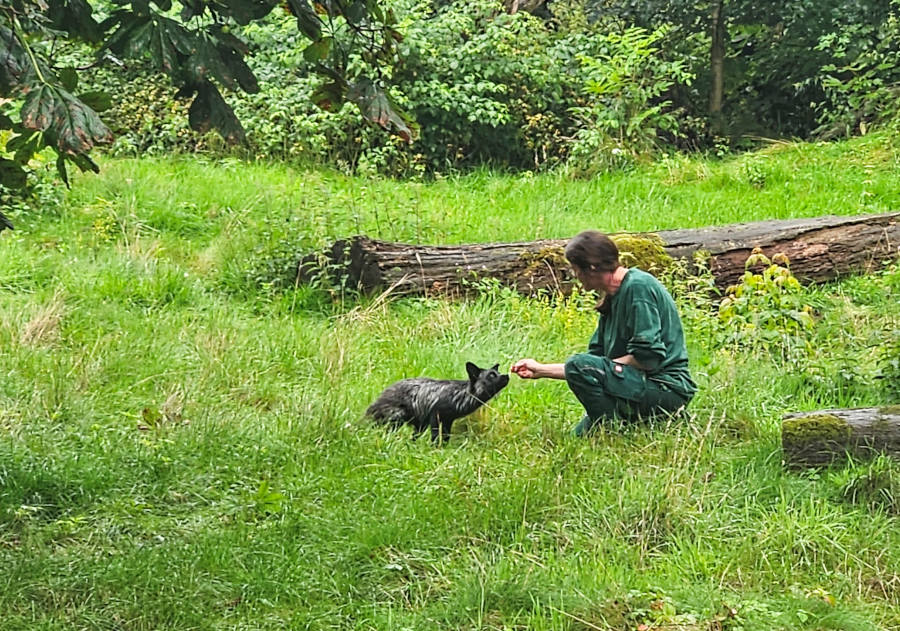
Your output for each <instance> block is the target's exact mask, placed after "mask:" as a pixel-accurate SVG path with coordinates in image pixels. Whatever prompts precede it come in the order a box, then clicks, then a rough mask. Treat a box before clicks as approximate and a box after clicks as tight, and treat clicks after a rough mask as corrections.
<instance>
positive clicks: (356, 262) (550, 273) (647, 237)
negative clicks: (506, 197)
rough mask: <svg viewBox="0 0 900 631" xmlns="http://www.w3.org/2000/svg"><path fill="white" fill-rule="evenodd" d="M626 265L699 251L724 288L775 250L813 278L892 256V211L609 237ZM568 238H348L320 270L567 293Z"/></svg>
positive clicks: (422, 286) (899, 230)
mask: <svg viewBox="0 0 900 631" xmlns="http://www.w3.org/2000/svg"><path fill="white" fill-rule="evenodd" d="M612 236H613V238H614V239H615V240H616V241H617V242H618V244H619V249H620V250H621V251H622V252H623V254H624V257H623V258H624V262H625V264H626V265H636V266H638V267H641V268H643V269H646V270H648V271H651V272H652V271H659V270H660V269H663V268H665V267H666V266H667V265H668V264H671V262H672V261H673V260H675V259H682V260H685V261H688V262H689V263H690V264H693V262H694V260H695V255H697V254H698V253H699V254H700V255H701V257H703V258H704V259H705V260H706V262H707V265H708V267H709V269H710V271H711V272H712V274H713V276H714V278H715V281H716V284H717V285H719V286H721V287H727V286H728V285H731V284H734V283H735V282H737V281H738V279H739V278H740V277H741V275H742V274H743V273H744V264H745V262H746V260H747V258H748V257H749V255H750V253H751V251H752V250H753V249H754V248H760V249H762V251H763V253H764V254H766V255H768V256H769V257H771V256H772V255H773V254H776V253H779V252H780V253H783V254H784V255H786V256H787V257H788V259H789V260H790V264H791V271H792V272H793V273H794V275H795V276H796V277H797V278H798V279H800V280H801V281H802V282H822V281H827V280H831V279H833V278H836V277H838V276H841V275H846V274H852V273H860V272H865V271H868V270H870V269H873V268H875V267H877V266H879V265H880V264H881V263H882V261H884V260H886V259H890V258H897V257H898V256H900V212H894V213H886V214H880V215H861V216H855V217H836V216H825V217H816V218H811V219H784V220H774V221H761V222H754V223H742V224H731V225H725V226H713V227H707V228H697V229H685V230H664V231H661V232H655V233H621V234H615V235H612ZM566 242H567V240H565V239H556V240H552V239H551V240H541V241H530V242H523V243H479V244H464V245H442V246H429V245H411V244H406V243H391V242H387V241H378V240H375V239H369V238H367V237H365V236H358V237H353V238H350V239H346V240H341V241H338V242H336V243H335V244H334V245H333V247H332V248H331V249H330V251H329V252H327V253H326V254H325V256H324V259H325V262H326V263H327V267H328V269H330V270H332V272H334V273H336V274H339V275H340V277H341V279H342V280H343V281H344V282H346V283H347V284H348V285H349V286H352V287H356V288H359V289H361V290H362V291H364V292H373V291H380V290H384V289H388V288H391V289H392V293H394V294H395V295H406V294H428V293H458V292H460V291H465V290H466V288H468V287H471V286H473V284H475V282H477V281H478V280H481V279H496V280H498V281H499V282H500V283H501V284H503V285H506V286H510V287H513V288H515V289H516V290H518V291H520V292H522V293H534V292H535V291H537V290H540V289H552V290H559V291H562V292H566V291H568V289H569V288H570V287H571V284H572V282H573V278H572V277H571V274H570V272H569V269H568V265H567V264H566V260H565V257H564V256H563V250H564V248H565V245H566ZM322 259H323V257H321V256H319V257H314V256H312V257H307V258H305V259H303V260H302V261H301V262H300V265H299V267H298V277H299V278H300V280H301V281H304V280H307V279H309V278H311V277H312V276H314V275H315V274H316V273H318V271H320V270H321V269H322V263H323V261H322Z"/></svg>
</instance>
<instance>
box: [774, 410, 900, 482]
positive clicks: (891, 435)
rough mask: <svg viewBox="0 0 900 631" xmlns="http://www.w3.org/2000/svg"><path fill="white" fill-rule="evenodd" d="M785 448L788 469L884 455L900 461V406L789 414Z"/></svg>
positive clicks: (785, 424) (784, 429)
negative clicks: (851, 458) (849, 457)
mask: <svg viewBox="0 0 900 631" xmlns="http://www.w3.org/2000/svg"><path fill="white" fill-rule="evenodd" d="M781 446H782V450H783V452H784V462H785V465H787V466H788V467H795V468H802V467H822V466H827V465H829V464H832V463H835V462H840V461H843V460H845V459H846V458H847V457H848V456H851V457H854V458H861V459H865V458H870V457H872V456H874V455H877V454H880V453H884V454H887V455H890V456H893V457H895V458H900V405H893V406H885V407H878V408H855V409H837V410H820V411H817V412H804V413H793V414H786V415H784V417H783V420H782V424H781Z"/></svg>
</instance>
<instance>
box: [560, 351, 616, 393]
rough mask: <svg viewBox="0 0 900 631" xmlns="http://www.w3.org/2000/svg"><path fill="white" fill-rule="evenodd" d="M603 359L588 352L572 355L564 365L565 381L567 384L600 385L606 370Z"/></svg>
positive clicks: (604, 380) (602, 382)
mask: <svg viewBox="0 0 900 631" xmlns="http://www.w3.org/2000/svg"><path fill="white" fill-rule="evenodd" d="M603 359H605V358H598V357H596V356H594V355H591V354H589V353H578V354H576V355H572V356H571V357H569V359H567V360H566V363H565V365H564V367H565V376H566V381H567V382H568V383H569V385H573V384H574V385H576V386H581V385H583V386H590V387H597V386H601V387H602V386H603V384H604V383H606V375H607V372H608V368H606V367H605V366H604V362H603Z"/></svg>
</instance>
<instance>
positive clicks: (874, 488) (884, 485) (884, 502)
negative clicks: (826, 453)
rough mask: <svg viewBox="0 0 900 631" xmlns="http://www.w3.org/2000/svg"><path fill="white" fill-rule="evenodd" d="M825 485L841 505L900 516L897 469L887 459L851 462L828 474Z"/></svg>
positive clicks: (898, 475) (892, 461)
mask: <svg viewBox="0 0 900 631" xmlns="http://www.w3.org/2000/svg"><path fill="white" fill-rule="evenodd" d="M828 481H829V483H830V484H831V485H833V486H834V487H835V489H836V491H837V495H838V497H840V498H841V499H842V500H844V501H847V502H849V503H851V504H858V505H860V506H863V507H865V508H869V509H871V510H884V511H887V512H888V513H893V514H895V515H900V466H898V465H897V463H896V462H895V461H894V460H892V459H891V457H890V456H887V455H884V454H879V455H878V456H876V457H875V458H873V459H871V460H869V461H867V462H855V461H850V462H849V463H848V464H847V466H845V467H843V468H842V469H838V470H836V471H830V472H829V473H828Z"/></svg>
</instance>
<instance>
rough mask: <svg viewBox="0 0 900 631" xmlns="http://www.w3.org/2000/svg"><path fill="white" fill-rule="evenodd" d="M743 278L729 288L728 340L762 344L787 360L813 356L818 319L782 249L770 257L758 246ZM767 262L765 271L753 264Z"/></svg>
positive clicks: (723, 311) (723, 309) (723, 313)
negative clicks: (813, 334)
mask: <svg viewBox="0 0 900 631" xmlns="http://www.w3.org/2000/svg"><path fill="white" fill-rule="evenodd" d="M745 265H746V268H747V270H746V271H745V272H744V275H743V277H742V278H741V282H740V283H739V284H738V285H733V286H731V287H729V288H728V290H727V291H726V295H725V297H724V298H723V299H722V302H721V303H720V304H719V319H720V321H721V322H722V323H723V324H724V325H725V326H726V327H727V331H726V337H725V339H724V342H725V343H730V344H734V345H736V346H739V347H744V348H750V349H754V350H761V351H764V352H768V353H770V354H773V355H776V356H781V357H782V358H783V359H785V360H790V359H791V358H796V357H798V356H808V355H809V354H810V351H811V347H810V340H811V337H812V333H813V329H814V327H815V320H814V319H813V308H812V307H811V306H810V305H809V304H808V303H807V302H806V299H807V296H806V294H805V293H804V290H803V286H802V285H801V284H800V282H799V281H798V280H797V279H796V278H795V277H794V275H793V274H792V273H791V270H790V266H789V265H790V263H789V261H788V260H787V257H786V256H784V255H783V254H776V255H775V256H773V257H772V259H771V260H770V259H769V258H768V257H766V256H765V255H764V254H763V253H762V252H761V251H760V250H759V249H754V250H753V253H752V254H751V255H750V257H749V258H748V259H747V262H746V264H745ZM760 265H762V266H764V269H763V271H762V272H761V273H759V272H754V271H753V268H754V267H757V266H760Z"/></svg>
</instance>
